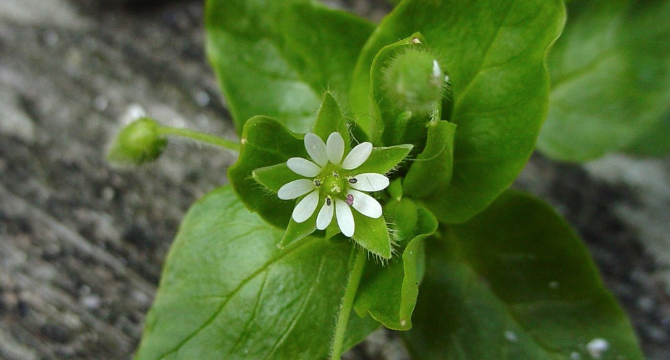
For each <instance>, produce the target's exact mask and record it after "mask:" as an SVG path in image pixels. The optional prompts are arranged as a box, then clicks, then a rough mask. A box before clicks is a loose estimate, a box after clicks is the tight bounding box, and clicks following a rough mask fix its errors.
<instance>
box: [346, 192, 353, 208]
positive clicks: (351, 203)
mask: <svg viewBox="0 0 670 360" xmlns="http://www.w3.org/2000/svg"><path fill="white" fill-rule="evenodd" d="M345 202H346V203H347V205H349V206H352V205H353V204H354V196H353V195H351V194H348V195H347V200H345Z"/></svg>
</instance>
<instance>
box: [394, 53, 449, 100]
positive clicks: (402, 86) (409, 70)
mask: <svg viewBox="0 0 670 360" xmlns="http://www.w3.org/2000/svg"><path fill="white" fill-rule="evenodd" d="M444 79H445V76H444V72H443V71H442V68H441V67H440V64H439V63H438V61H437V60H436V59H435V57H434V56H433V55H431V54H430V53H429V52H428V51H426V50H425V49H407V50H405V51H404V52H403V53H402V54H399V55H398V56H396V57H395V58H393V59H391V60H390V61H389V63H388V66H387V67H386V69H385V70H384V74H383V80H382V81H383V83H382V87H383V89H384V91H385V92H386V95H387V96H388V97H389V99H390V100H391V101H392V102H393V103H394V104H395V105H396V106H397V107H398V108H400V109H403V110H408V111H412V112H416V113H428V112H430V111H431V110H432V109H433V107H434V104H435V103H436V102H438V101H440V100H441V99H442V96H443V94H444V88H445V80H444Z"/></svg>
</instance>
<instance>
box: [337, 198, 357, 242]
mask: <svg viewBox="0 0 670 360" xmlns="http://www.w3.org/2000/svg"><path fill="white" fill-rule="evenodd" d="M335 217H336V218H337V225H338V226H339V227H340V231H342V234H344V236H346V237H352V236H353V235H354V230H356V227H355V224H354V214H352V213H351V209H350V208H349V205H347V203H345V202H344V201H342V200H340V199H335Z"/></svg>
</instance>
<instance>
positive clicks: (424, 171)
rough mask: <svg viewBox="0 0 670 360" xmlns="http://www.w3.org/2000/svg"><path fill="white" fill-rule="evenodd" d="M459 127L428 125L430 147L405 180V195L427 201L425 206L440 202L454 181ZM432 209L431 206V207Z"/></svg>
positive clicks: (434, 123)
mask: <svg viewBox="0 0 670 360" xmlns="http://www.w3.org/2000/svg"><path fill="white" fill-rule="evenodd" d="M455 133H456V125H454V124H453V123H450V122H447V121H431V122H430V124H429V125H428V139H427V141H426V148H425V149H424V150H423V152H421V154H419V156H417V158H416V159H414V160H413V162H412V165H411V167H410V168H409V171H408V172H407V175H405V181H404V182H403V192H404V193H405V194H406V195H407V196H410V197H412V198H417V199H422V198H429V199H425V200H424V203H426V204H430V203H431V202H436V203H438V204H439V202H440V200H439V198H440V197H441V196H442V192H441V189H444V188H446V187H447V186H448V185H449V181H450V180H451V172H452V170H453V166H454V134H455ZM429 206H430V205H429Z"/></svg>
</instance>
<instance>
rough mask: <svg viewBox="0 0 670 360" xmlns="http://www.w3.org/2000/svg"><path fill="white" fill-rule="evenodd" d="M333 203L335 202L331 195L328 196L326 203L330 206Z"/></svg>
mask: <svg viewBox="0 0 670 360" xmlns="http://www.w3.org/2000/svg"><path fill="white" fill-rule="evenodd" d="M332 203H333V201H332V200H330V196H328V197H327V198H326V205H328V206H330V204H332Z"/></svg>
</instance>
